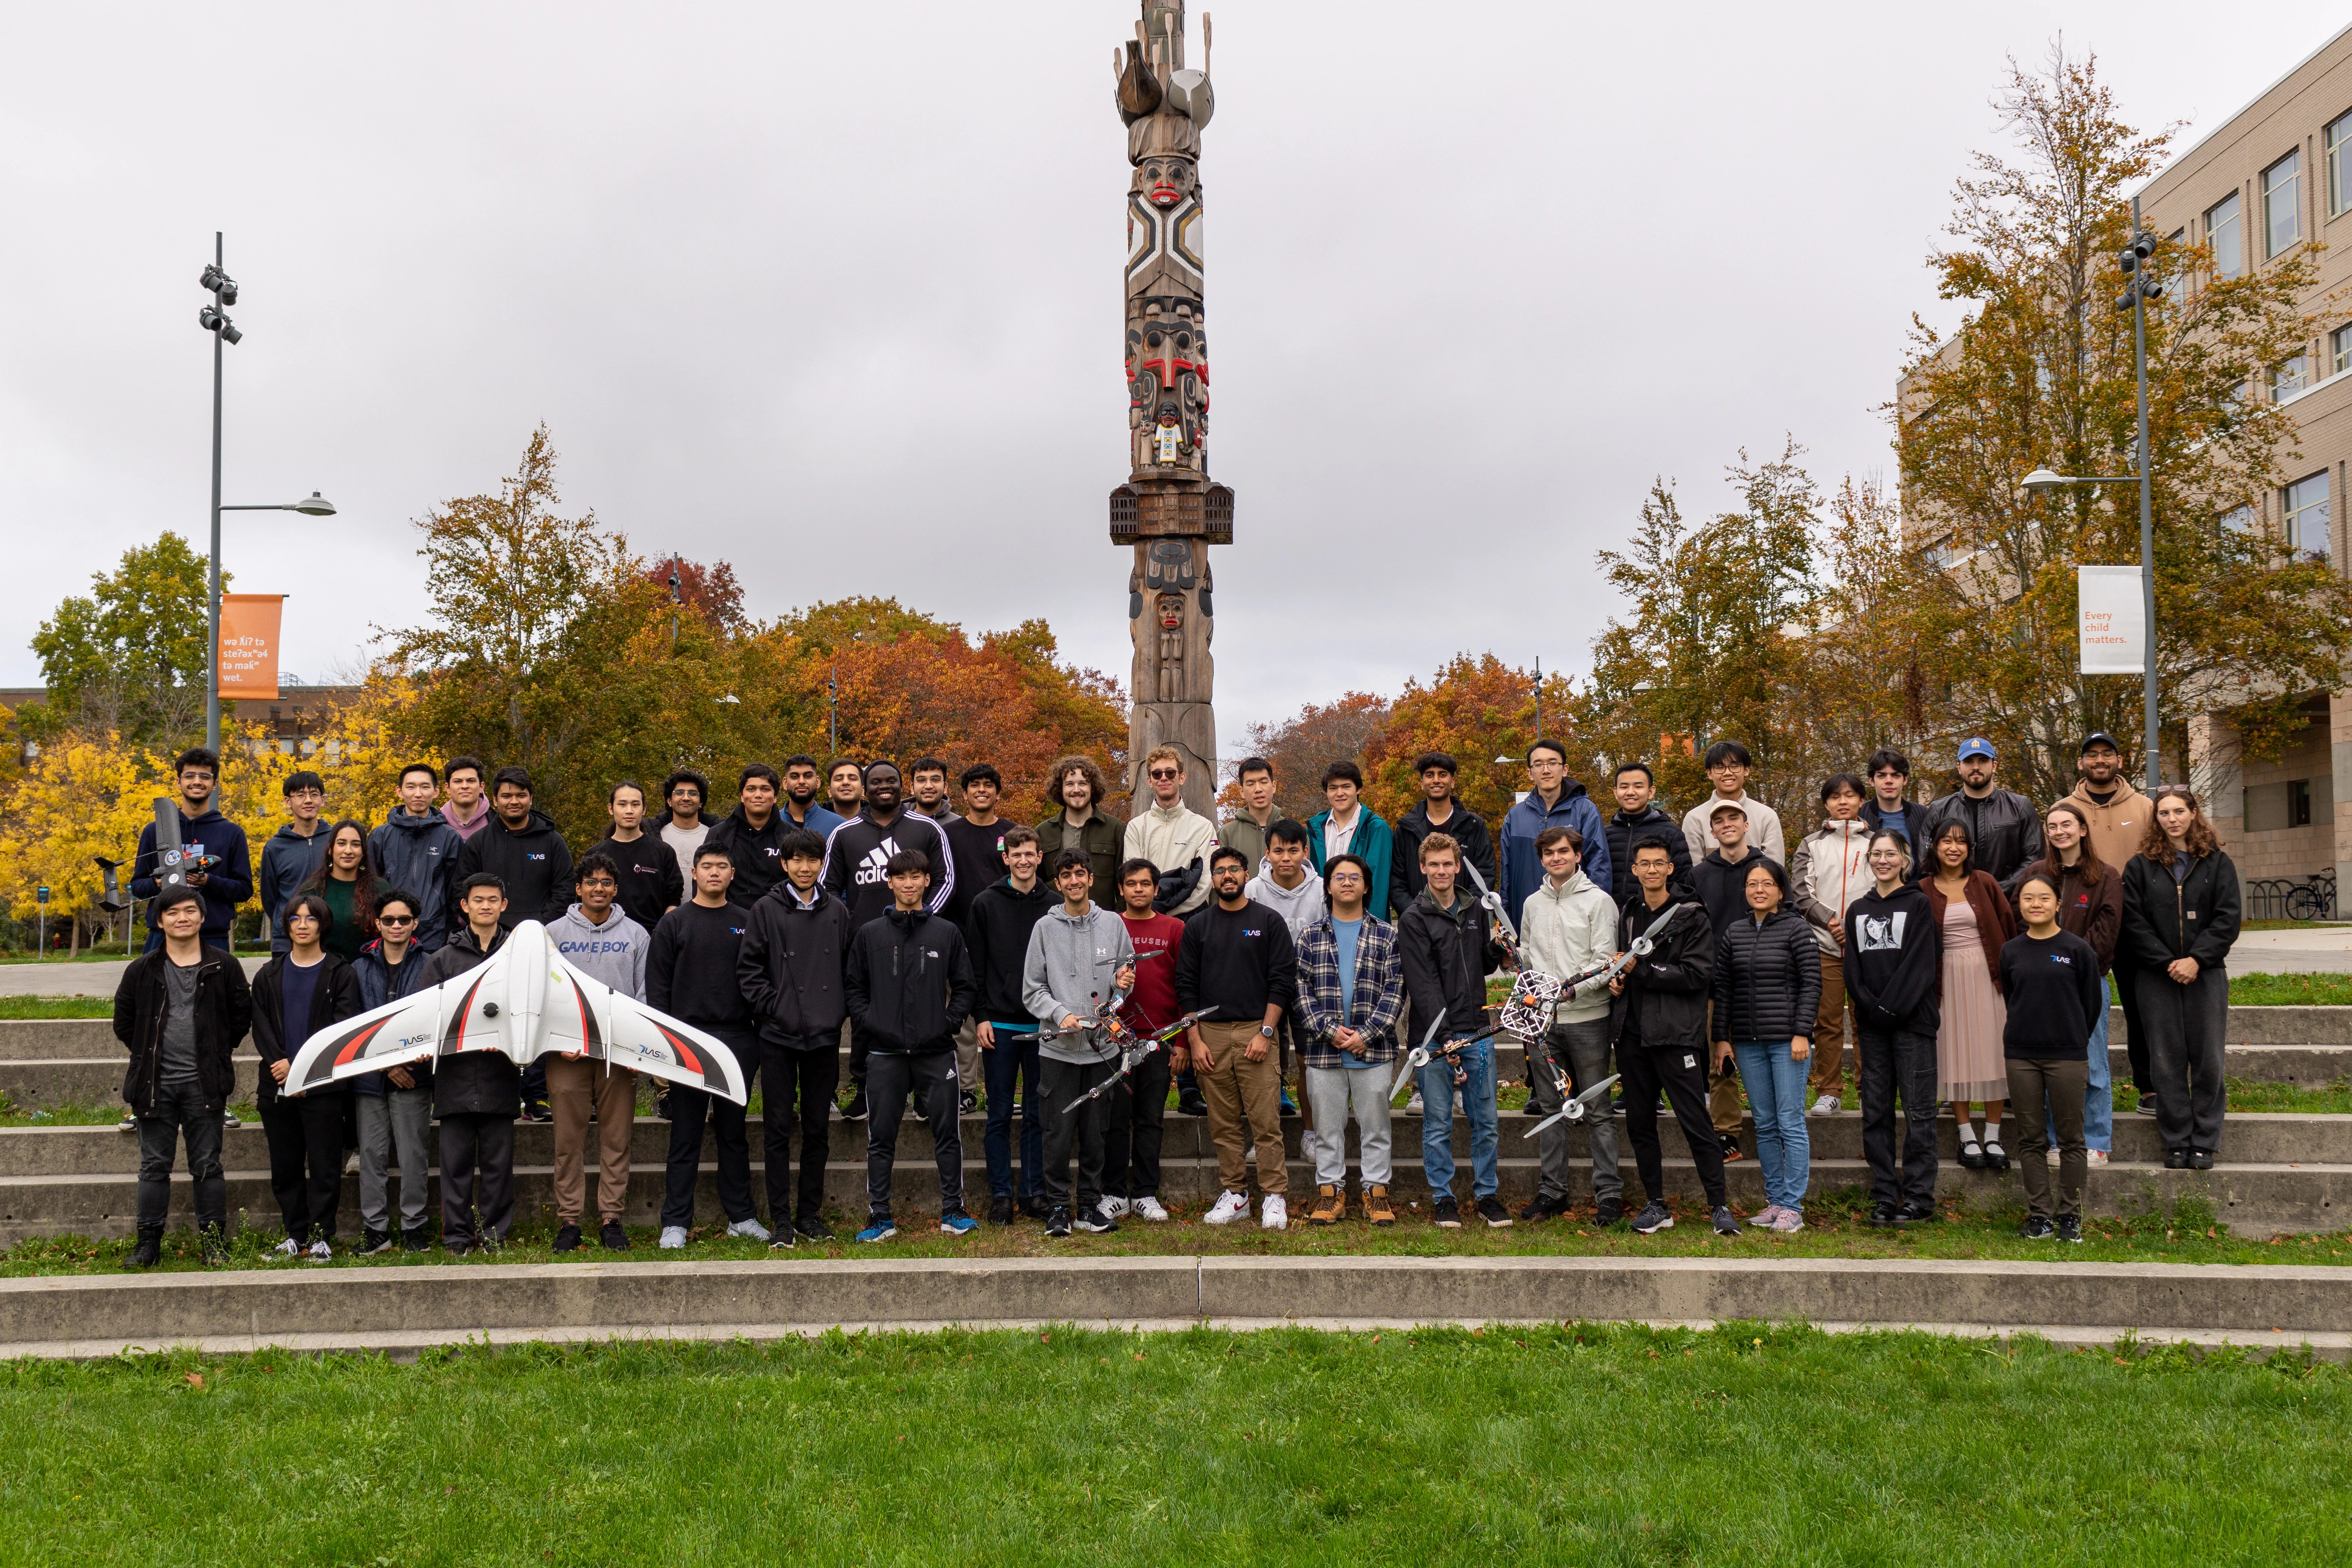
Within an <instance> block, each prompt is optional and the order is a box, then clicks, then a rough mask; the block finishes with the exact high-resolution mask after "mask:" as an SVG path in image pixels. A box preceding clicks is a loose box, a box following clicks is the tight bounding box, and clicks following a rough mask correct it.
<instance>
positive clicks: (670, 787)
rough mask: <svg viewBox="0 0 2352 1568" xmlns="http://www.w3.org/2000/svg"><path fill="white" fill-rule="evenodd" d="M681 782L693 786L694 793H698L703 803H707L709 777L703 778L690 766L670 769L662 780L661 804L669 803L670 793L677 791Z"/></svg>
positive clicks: (708, 797)
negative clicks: (667, 775) (668, 773)
mask: <svg viewBox="0 0 2352 1568" xmlns="http://www.w3.org/2000/svg"><path fill="white" fill-rule="evenodd" d="M680 784H692V785H693V786H694V793H695V794H696V795H699V796H700V797H701V798H702V800H703V801H704V803H705V804H708V803H709V799H710V781H709V779H707V778H704V777H703V776H702V775H701V774H700V773H696V772H695V771H694V770H693V769H692V768H673V769H671V770H670V775H669V777H667V778H666V779H664V780H662V804H663V805H668V804H669V797H670V795H672V794H674V793H675V792H676V791H677V786H678V785H680Z"/></svg>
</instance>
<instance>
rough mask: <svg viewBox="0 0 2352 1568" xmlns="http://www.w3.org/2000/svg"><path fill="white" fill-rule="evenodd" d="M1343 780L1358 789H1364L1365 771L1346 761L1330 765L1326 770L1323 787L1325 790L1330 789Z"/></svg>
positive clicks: (1324, 771)
mask: <svg viewBox="0 0 2352 1568" xmlns="http://www.w3.org/2000/svg"><path fill="white" fill-rule="evenodd" d="M1341 779H1346V780H1347V781H1348V782H1349V784H1354V785H1355V786H1356V787H1357V788H1358V789H1361V788H1363V787H1364V770H1363V769H1361V768H1360V767H1358V766H1357V765H1356V764H1355V763H1351V762H1348V761H1346V760H1345V759H1342V760H1340V761H1339V762H1336V763H1329V764H1328V765H1327V766H1326V767H1325V768H1324V770H1323V787H1324V788H1325V789H1329V788H1330V787H1331V786H1332V785H1333V784H1337V783H1339V781H1340V780H1341Z"/></svg>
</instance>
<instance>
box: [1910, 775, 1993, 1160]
mask: <svg viewBox="0 0 2352 1568" xmlns="http://www.w3.org/2000/svg"><path fill="white" fill-rule="evenodd" d="M1971 847H1972V845H1971V840H1970V839H1969V825H1968V823H1967V822H1966V821H1965V820H1964V819H1962V818H1960V817H1954V818H1953V819H1952V820H1950V821H1949V822H1947V823H1945V824H1944V825H1943V826H1941V827H1939V828H1937V831H1936V837H1935V841H1934V842H1933V843H1932V844H1930V845H1929V846H1928V847H1927V848H1928V854H1929V857H1930V858H1929V860H1928V868H1927V873H1926V874H1925V875H1924V876H1922V877H1921V878H1920V879H1919V890H1920V891H1921V892H1923V893H1925V894H1927V909H1928V912H1929V913H1930V914H1931V915H1933V916H1934V918H1935V921H1936V929H1937V931H1940V932H1942V933H1943V939H1944V954H1943V989H1942V997H1941V1006H1942V1016H1941V1018H1940V1019H1939V1021H1938V1023H1937V1029H1936V1092H1937V1095H1939V1096H1940V1097H1942V1098H1943V1099H1945V1100H1950V1101H1951V1102H1952V1120H1953V1121H1956V1122H1958V1124H1959V1134H1960V1163H1961V1164H1963V1165H1966V1166H1967V1167H1968V1168H1969V1170H1971V1171H1982V1170H1987V1169H1990V1170H1995V1171H2006V1170H2008V1169H2009V1151H2007V1150H2006V1149H2003V1148H2002V1147H2001V1144H2000V1113H2001V1110H2002V1107H2003V1102H2004V1100H2005V1099H2006V1097H2007V1095H2008V1093H2009V1061H2008V1057H2007V1054H2006V1053H2005V1051H2004V1050H2003V1048H2002V1045H2001V1036H2002V1033H2003V1031H2004V1030H2005V1029H2006V1028H2007V1027H2008V1026H2009V1008H2008V1006H2007V1005H2006V1004H2005V1003H2004V1002H2003V1001H2002V1000H2001V994H2000V981H1999V980H1998V979H1997V978H1996V977H1997V976H1998V975H1999V974H2000V950H2001V948H2002V947H2003V946H2005V945H2007V943H2008V942H2009V939H2010V938H2011V937H2013V936H2015V935H2016V934H2017V913H2016V911H2015V910H2012V909H2011V908H2010V903H2009V897H2008V895H2007V894H2005V893H2003V892H2002V891H2001V890H2000V883H1999V882H1996V881H1994V880H1993V879H1992V876H1991V874H1990V872H1985V871H1979V870H1978V869H1976V868H1974V867H1973V866H1971V865H1970V864H1969V858H1970V854H1969V852H1970V849H1971ZM1979 1101H1981V1102H1982V1103H1983V1105H1984V1112H1985V1117H1984V1125H1985V1130H1984V1142H1982V1143H1981V1144H1979V1142H1977V1130H1976V1128H1975V1126H1974V1125H1972V1124H1971V1122H1970V1121H1969V1105H1970V1104H1971V1103H1974V1102H1979Z"/></svg>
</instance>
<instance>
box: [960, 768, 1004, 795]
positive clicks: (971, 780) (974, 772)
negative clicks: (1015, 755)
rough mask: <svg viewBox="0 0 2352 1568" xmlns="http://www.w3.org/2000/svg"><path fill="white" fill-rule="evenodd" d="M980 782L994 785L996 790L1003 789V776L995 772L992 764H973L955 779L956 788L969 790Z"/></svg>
mask: <svg viewBox="0 0 2352 1568" xmlns="http://www.w3.org/2000/svg"><path fill="white" fill-rule="evenodd" d="M982 780H986V781H987V782H988V783H990V784H994V785H995V786H996V787H997V788H998V789H1003V787H1004V775H1003V773H998V772H997V771H996V764H995V763H972V764H971V766H970V767H968V768H966V769H964V771H963V772H962V773H961V774H960V775H959V776H958V777H957V779H956V788H958V789H970V788H971V786H972V785H974V784H979V783H981V782H982Z"/></svg>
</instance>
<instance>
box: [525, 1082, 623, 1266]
mask: <svg viewBox="0 0 2352 1568" xmlns="http://www.w3.org/2000/svg"><path fill="white" fill-rule="evenodd" d="M539 1059H540V1060H541V1061H543V1062H545V1063H546V1064H547V1100H548V1104H549V1106H550V1107H551V1109H552V1110H554V1112H555V1221H556V1223H557V1224H558V1225H578V1224H579V1223H580V1211H581V1209H582V1208H583V1206H584V1205H585V1204H586V1202H587V1195H588V1178H587V1172H586V1169H585V1156H586V1153H587V1143H588V1108H589V1107H590V1106H591V1105H592V1104H593V1106H594V1107H595V1108H596V1213H597V1215H598V1216H599V1217H601V1218H602V1219H604V1221H605V1222H607V1223H614V1222H617V1221H618V1220H619V1219H620V1217H621V1215H622V1213H623V1211H624V1210H625V1209H626V1208H627V1206H628V1202H629V1133H630V1131H631V1130H632V1128H633V1127H634V1125H635V1121H636V1119H637V1075H636V1074H635V1073H633V1072H631V1071H630V1070H629V1069H628V1068H616V1067H611V1066H608V1065H607V1064H605V1063H604V1062H599V1061H591V1060H589V1059H588V1058H584V1057H583V1058H581V1059H580V1060H578V1061H576V1062H575V1061H570V1060H567V1059H565V1058H562V1057H561V1056H558V1055H555V1054H554V1053H552V1052H550V1053H549V1054H548V1055H546V1056H543V1057H541V1058H539Z"/></svg>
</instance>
